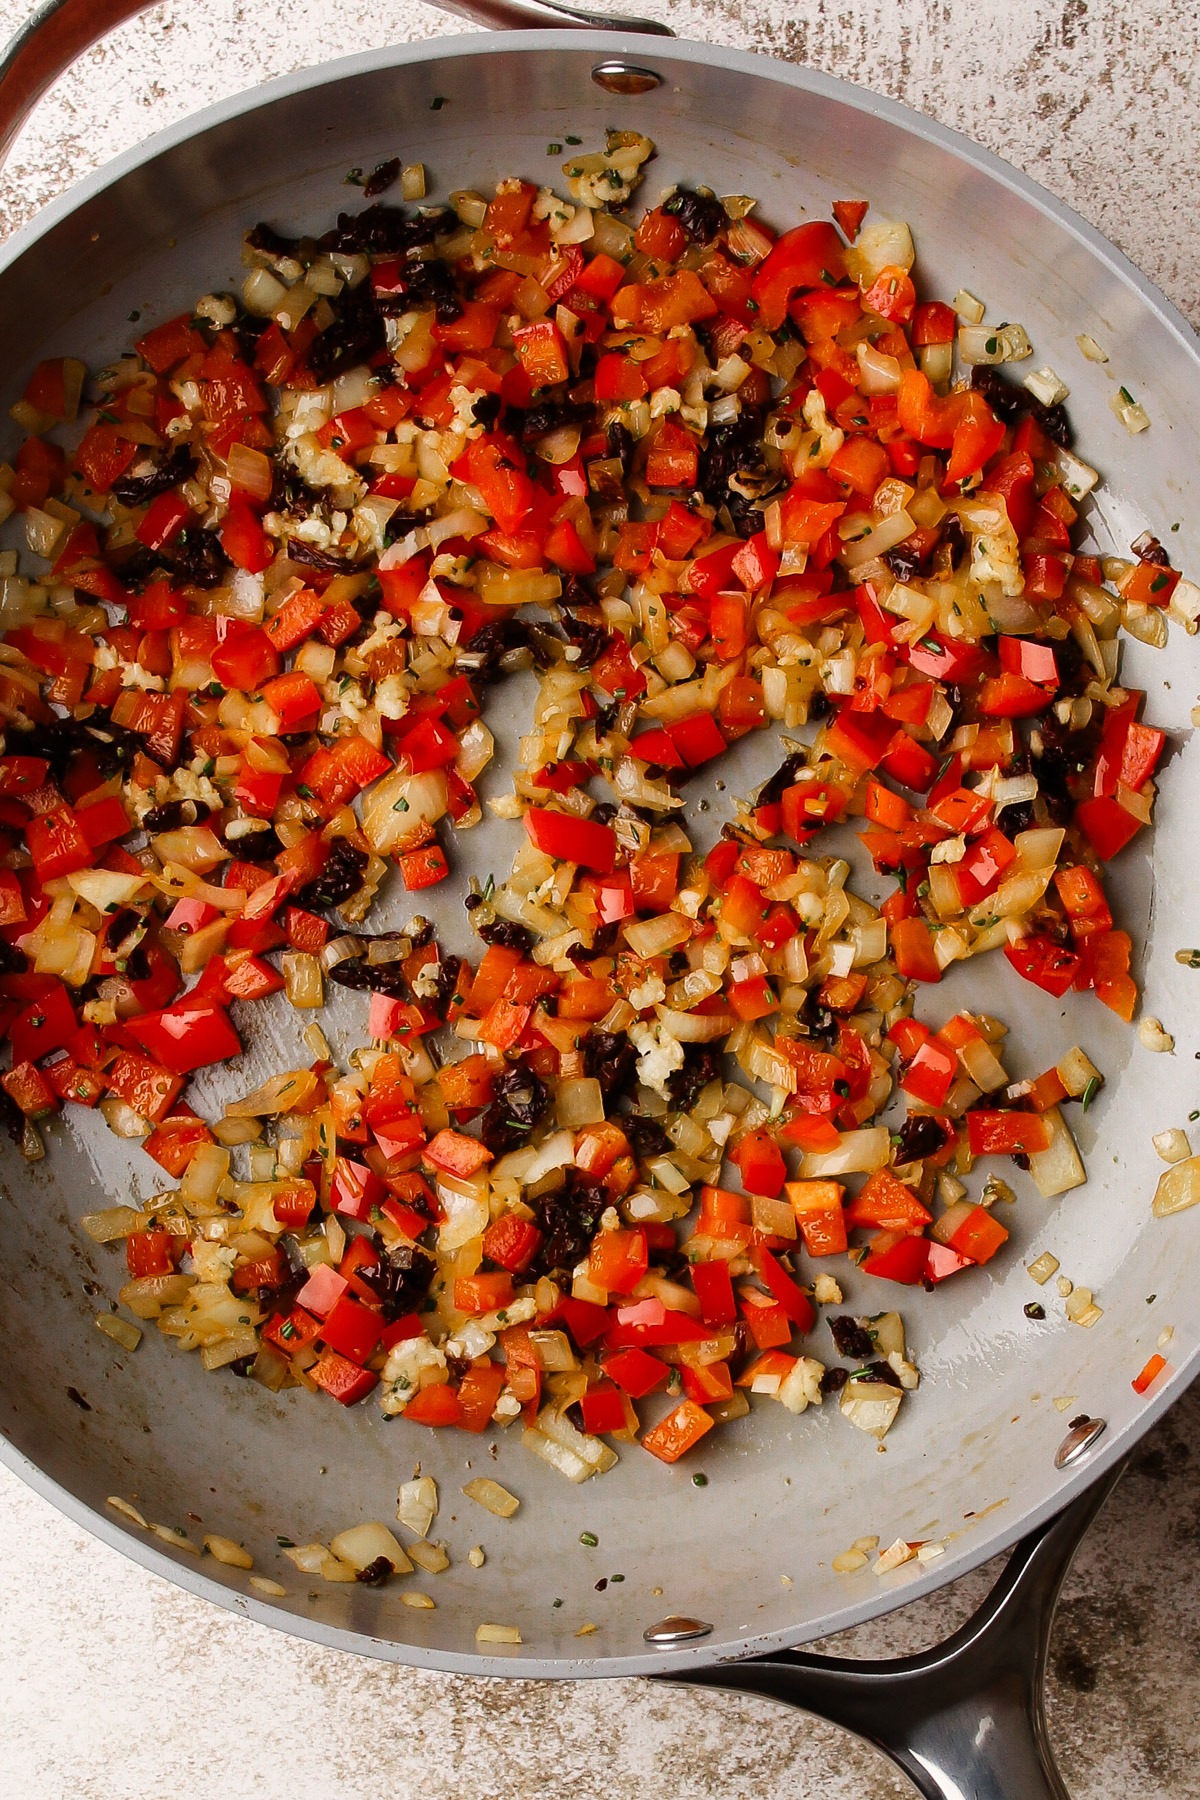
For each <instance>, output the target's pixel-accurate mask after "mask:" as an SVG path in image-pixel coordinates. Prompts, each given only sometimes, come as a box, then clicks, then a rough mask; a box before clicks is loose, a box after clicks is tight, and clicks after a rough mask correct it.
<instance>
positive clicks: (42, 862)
mask: <svg viewBox="0 0 1200 1800" xmlns="http://www.w3.org/2000/svg"><path fill="white" fill-rule="evenodd" d="M25 842H26V844H27V845H28V847H29V854H30V855H31V856H32V858H33V866H34V869H35V870H36V872H37V878H38V880H39V881H40V882H43V883H44V882H47V881H51V880H53V878H54V877H55V876H56V875H73V874H75V873H76V872H77V871H78V870H80V869H87V868H90V867H91V864H92V847H91V845H90V844H89V843H88V841H87V838H86V837H85V836H84V833H83V829H82V827H81V826H80V824H79V819H78V816H77V815H76V813H75V812H74V811H73V810H72V808H71V807H69V806H60V807H57V808H55V810H54V811H52V812H46V813H39V814H37V815H36V816H35V817H34V818H32V819H30V821H29V823H28V825H27V826H26V828H25Z"/></svg>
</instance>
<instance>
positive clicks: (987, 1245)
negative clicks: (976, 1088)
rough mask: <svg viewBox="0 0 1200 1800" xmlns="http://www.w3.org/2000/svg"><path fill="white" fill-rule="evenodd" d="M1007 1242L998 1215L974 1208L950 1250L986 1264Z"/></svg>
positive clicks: (952, 1241)
mask: <svg viewBox="0 0 1200 1800" xmlns="http://www.w3.org/2000/svg"><path fill="white" fill-rule="evenodd" d="M968 1116H969V1115H968ZM1007 1242H1008V1232H1007V1231H1006V1230H1005V1228H1004V1226H1003V1225H1002V1224H1001V1223H1000V1221H999V1219H998V1218H997V1217H996V1215H995V1214H994V1213H992V1212H989V1211H988V1209H987V1207H986V1206H973V1207H972V1208H971V1211H970V1212H969V1213H968V1214H967V1216H966V1218H965V1219H964V1220H963V1222H962V1224H961V1225H960V1226H959V1227H958V1230H957V1231H956V1232H955V1233H954V1235H953V1237H952V1238H951V1239H950V1248H951V1249H952V1250H956V1251H957V1252H958V1254H959V1255H960V1256H965V1257H967V1258H968V1259H969V1261H971V1262H973V1263H985V1262H990V1261H991V1259H992V1257H993V1256H995V1254H996V1252H997V1250H999V1248H1000V1246H1001V1245H1002V1244H1006V1243H1007Z"/></svg>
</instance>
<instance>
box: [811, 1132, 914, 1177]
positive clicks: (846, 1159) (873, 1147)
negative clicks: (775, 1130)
mask: <svg viewBox="0 0 1200 1800" xmlns="http://www.w3.org/2000/svg"><path fill="white" fill-rule="evenodd" d="M891 1148H892V1140H891V1137H890V1135H889V1133H888V1129H887V1126H886V1125H868V1126H866V1127H865V1128H864V1129H863V1130H861V1131H843V1133H842V1140H841V1143H840V1144H839V1145H838V1146H837V1148H836V1149H835V1150H809V1151H806V1152H805V1155H804V1157H803V1159H802V1161H801V1164H800V1174H801V1176H802V1178H803V1179H804V1180H805V1181H809V1180H813V1181H816V1180H824V1179H825V1177H826V1176H831V1175H869V1174H871V1173H872V1171H873V1170H875V1169H884V1168H886V1167H887V1164H888V1159H889V1157H890V1155H891Z"/></svg>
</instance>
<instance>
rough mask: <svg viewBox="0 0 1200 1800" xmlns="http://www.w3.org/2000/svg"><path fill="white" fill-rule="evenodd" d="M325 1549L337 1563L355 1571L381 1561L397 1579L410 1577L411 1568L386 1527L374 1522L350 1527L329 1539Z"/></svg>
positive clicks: (374, 1520)
mask: <svg viewBox="0 0 1200 1800" xmlns="http://www.w3.org/2000/svg"><path fill="white" fill-rule="evenodd" d="M329 1548H330V1550H331V1551H332V1552H333V1554H334V1555H335V1556H336V1557H337V1559H338V1561H339V1562H344V1563H349V1565H350V1567H351V1568H352V1569H354V1570H355V1571H359V1570H362V1569H369V1568H370V1567H371V1564H372V1563H376V1562H378V1561H379V1560H380V1559H381V1558H382V1559H383V1560H384V1561H385V1562H390V1563H391V1565H392V1568H393V1570H394V1571H395V1573H396V1574H397V1575H409V1574H411V1573H412V1564H411V1562H410V1561H409V1560H408V1557H407V1556H406V1555H405V1554H404V1552H403V1550H402V1549H401V1548H400V1545H399V1544H398V1543H397V1541H396V1539H395V1537H394V1536H393V1534H392V1533H391V1532H390V1531H389V1530H388V1528H387V1526H386V1525H383V1524H381V1523H380V1522H379V1520H378V1519H373V1520H371V1521H370V1522H369V1523H368V1524H366V1525H352V1526H350V1528H349V1529H348V1530H347V1531H339V1532H338V1534H337V1536H336V1537H335V1538H331V1539H330V1543H329Z"/></svg>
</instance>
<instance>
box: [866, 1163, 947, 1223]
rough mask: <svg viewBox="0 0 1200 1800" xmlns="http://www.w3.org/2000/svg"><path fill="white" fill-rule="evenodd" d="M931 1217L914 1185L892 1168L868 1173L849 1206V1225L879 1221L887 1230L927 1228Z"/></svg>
mask: <svg viewBox="0 0 1200 1800" xmlns="http://www.w3.org/2000/svg"><path fill="white" fill-rule="evenodd" d="M930 1218H931V1214H930V1213H929V1211H928V1209H927V1208H926V1207H925V1206H923V1205H922V1203H921V1201H920V1200H919V1199H918V1198H917V1196H916V1194H915V1193H914V1192H913V1190H912V1188H910V1187H909V1186H908V1184H907V1183H906V1182H903V1181H900V1180H899V1179H898V1178H897V1177H896V1176H895V1175H893V1174H892V1173H891V1171H890V1170H888V1169H876V1170H875V1171H874V1172H873V1173H872V1174H870V1175H868V1176H867V1179H866V1181H865V1182H864V1184H863V1186H862V1187H861V1188H860V1189H859V1191H858V1193H857V1194H855V1196H854V1198H853V1199H852V1200H851V1202H850V1204H849V1206H848V1207H847V1208H846V1223H847V1225H851V1226H858V1225H877V1226H879V1227H880V1228H881V1230H884V1231H923V1230H924V1229H925V1227H926V1225H928V1224H929V1222H930Z"/></svg>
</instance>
